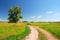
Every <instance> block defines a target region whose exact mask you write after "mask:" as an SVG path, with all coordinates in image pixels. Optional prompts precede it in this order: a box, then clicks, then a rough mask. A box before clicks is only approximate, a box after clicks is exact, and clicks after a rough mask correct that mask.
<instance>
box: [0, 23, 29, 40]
mask: <svg viewBox="0 0 60 40" xmlns="http://www.w3.org/2000/svg"><path fill="white" fill-rule="evenodd" d="M29 33H30V29H29V27H27V26H26V23H16V24H15V23H0V40H21V39H23V38H24V37H25V36H26V35H28V34H29Z"/></svg>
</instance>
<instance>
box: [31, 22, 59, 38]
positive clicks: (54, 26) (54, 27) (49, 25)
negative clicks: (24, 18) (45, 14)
mask: <svg viewBox="0 0 60 40" xmlns="http://www.w3.org/2000/svg"><path fill="white" fill-rule="evenodd" d="M30 24H31V25H34V26H38V27H40V28H43V29H45V30H47V31H49V32H51V33H52V34H53V35H54V36H56V37H57V38H59V39H60V23H59V22H55V23H53V22H41V23H39V22H35V23H30Z"/></svg>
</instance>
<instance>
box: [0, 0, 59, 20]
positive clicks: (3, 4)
mask: <svg viewBox="0 0 60 40" xmlns="http://www.w3.org/2000/svg"><path fill="white" fill-rule="evenodd" d="M11 6H22V16H23V19H22V20H26V21H60V0H0V21H1V20H3V21H4V20H5V21H6V20H7V18H8V13H9V12H8V10H9V8H10V7H11Z"/></svg>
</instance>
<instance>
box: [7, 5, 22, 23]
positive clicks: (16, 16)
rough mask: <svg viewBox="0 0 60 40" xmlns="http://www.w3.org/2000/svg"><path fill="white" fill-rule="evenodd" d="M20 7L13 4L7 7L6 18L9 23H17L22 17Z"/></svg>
mask: <svg viewBox="0 0 60 40" xmlns="http://www.w3.org/2000/svg"><path fill="white" fill-rule="evenodd" d="M21 12H22V8H21V7H19V6H13V7H11V8H10V9H9V14H8V20H9V22H10V23H17V22H18V21H19V20H20V19H22V15H21Z"/></svg>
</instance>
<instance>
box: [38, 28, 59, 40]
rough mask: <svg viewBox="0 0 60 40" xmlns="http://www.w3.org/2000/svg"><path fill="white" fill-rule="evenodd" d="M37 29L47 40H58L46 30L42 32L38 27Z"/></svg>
mask: <svg viewBox="0 0 60 40" xmlns="http://www.w3.org/2000/svg"><path fill="white" fill-rule="evenodd" d="M37 29H39V31H40V32H42V33H43V34H44V35H45V36H46V38H47V40H58V39H57V38H56V37H54V36H53V35H52V34H51V33H50V32H48V31H46V30H44V29H42V28H39V27H37Z"/></svg>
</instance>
